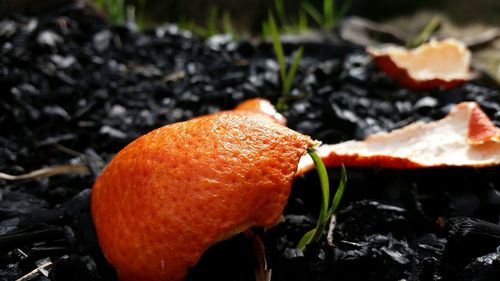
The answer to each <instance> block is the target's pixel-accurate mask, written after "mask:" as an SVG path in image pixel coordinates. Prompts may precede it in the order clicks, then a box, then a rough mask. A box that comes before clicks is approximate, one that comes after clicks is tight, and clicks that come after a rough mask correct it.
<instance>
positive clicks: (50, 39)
mask: <svg viewBox="0 0 500 281" xmlns="http://www.w3.org/2000/svg"><path fill="white" fill-rule="evenodd" d="M37 42H38V44H40V45H41V46H47V47H56V46H57V45H59V44H62V43H63V42H64V39H63V38H62V37H61V36H60V35H58V34H57V33H54V32H53V31H50V30H44V31H42V32H40V34H38V38H37Z"/></svg>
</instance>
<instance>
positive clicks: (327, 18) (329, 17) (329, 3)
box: [323, 0, 335, 29]
mask: <svg viewBox="0 0 500 281" xmlns="http://www.w3.org/2000/svg"><path fill="white" fill-rule="evenodd" d="M334 9H335V3H334V0H323V18H324V23H323V28H325V29H330V28H333V26H334V25H335V19H334V13H335V12H334Z"/></svg>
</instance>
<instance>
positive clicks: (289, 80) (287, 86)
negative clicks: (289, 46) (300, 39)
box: [283, 47, 304, 95]
mask: <svg viewBox="0 0 500 281" xmlns="http://www.w3.org/2000/svg"><path fill="white" fill-rule="evenodd" d="M303 52H304V48H303V47H300V48H299V50H298V51H297V52H296V53H295V56H294V57H293V60H292V65H291V66H290V69H289V70H288V72H287V73H286V76H285V81H284V82H283V84H284V85H283V93H286V94H287V95H288V94H289V93H290V90H291V89H292V84H293V78H294V77H295V74H296V73H297V69H298V67H299V62H300V59H301V58H302V53H303Z"/></svg>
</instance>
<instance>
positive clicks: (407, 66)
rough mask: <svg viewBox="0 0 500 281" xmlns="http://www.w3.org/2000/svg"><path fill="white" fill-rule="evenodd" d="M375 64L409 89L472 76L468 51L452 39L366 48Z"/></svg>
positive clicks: (451, 83)
mask: <svg viewBox="0 0 500 281" xmlns="http://www.w3.org/2000/svg"><path fill="white" fill-rule="evenodd" d="M367 52H368V53H369V54H371V55H372V57H373V59H374V61H375V63H376V64H377V66H378V67H379V68H380V69H382V70H383V71H384V72H385V73H386V74H387V75H388V76H389V77H391V78H392V79H394V80H396V81H398V82H400V83H401V84H402V85H404V86H405V87H408V88H411V89H418V90H425V89H431V88H436V87H441V88H444V89H449V88H453V87H455V86H457V85H459V84H462V83H463V82H465V81H468V80H469V79H470V78H471V74H470V71H469V68H470V62H471V53H470V51H469V50H468V49H467V47H466V46H465V45H464V44H463V43H462V42H460V41H458V40H455V39H446V40H442V41H436V40H433V41H430V42H429V43H426V44H423V45H421V46H420V47H418V48H415V49H410V50H409V49H406V48H403V47H400V46H392V45H390V46H385V47H382V48H373V47H368V48H367Z"/></svg>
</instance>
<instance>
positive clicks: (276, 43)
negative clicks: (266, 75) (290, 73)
mask: <svg viewBox="0 0 500 281" xmlns="http://www.w3.org/2000/svg"><path fill="white" fill-rule="evenodd" d="M268 24H269V32H270V33H271V38H272V41H273V48H274V52H275V53H276V58H277V60H278V65H279V68H280V69H279V71H280V77H281V82H282V83H284V82H285V80H286V65H285V54H284V53H283V46H281V41H280V35H279V32H278V27H277V26H276V22H275V21H274V17H273V16H272V15H271V14H269V21H268Z"/></svg>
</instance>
